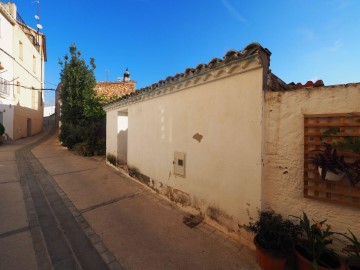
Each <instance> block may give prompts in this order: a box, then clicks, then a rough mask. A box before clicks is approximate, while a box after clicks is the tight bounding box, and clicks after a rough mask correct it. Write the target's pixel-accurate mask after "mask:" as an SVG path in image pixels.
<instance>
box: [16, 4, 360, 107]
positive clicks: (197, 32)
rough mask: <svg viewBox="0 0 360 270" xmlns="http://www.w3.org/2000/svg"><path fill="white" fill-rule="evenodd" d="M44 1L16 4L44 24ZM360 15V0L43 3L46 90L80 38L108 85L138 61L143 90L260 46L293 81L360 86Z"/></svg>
mask: <svg viewBox="0 0 360 270" xmlns="http://www.w3.org/2000/svg"><path fill="white" fill-rule="evenodd" d="M36 2H37V1H33V0H21V1H17V2H16V1H15V3H16V5H17V6H18V12H19V13H20V15H21V16H22V18H23V19H24V21H25V22H26V23H27V24H28V25H30V26H31V27H34V28H35V25H36V20H35V19H34V15H35V14H37V3H36ZM359 12H360V1H358V0H301V1H295V0H268V1H260V0H253V1H242V0H192V1H190V0H181V1H180V0H126V1H123V0H111V1H110V0H108V1H84V0H76V1H73V0H71V1H70V0H58V1H51V0H40V20H41V24H42V25H43V33H44V34H45V35H46V37H47V54H48V62H47V63H46V66H45V80H46V84H45V86H46V87H47V88H56V85H57V84H58V83H59V80H60V79H59V73H60V69H61V67H60V66H59V64H58V60H59V59H60V58H61V59H62V58H63V56H64V55H65V54H66V53H67V52H68V50H69V46H70V45H71V44H72V43H76V45H77V47H78V49H79V50H80V51H81V52H82V56H83V57H84V58H85V59H87V61H88V60H89V58H90V57H94V58H95V63H96V66H97V67H96V70H95V76H96V79H97V80H98V81H104V80H106V70H109V71H110V73H109V75H108V80H109V81H114V80H116V79H117V78H118V77H122V76H123V73H124V71H125V69H126V68H127V67H128V68H129V71H130V74H131V79H133V80H135V81H137V89H139V88H141V87H145V86H147V85H150V84H152V83H154V82H157V81H159V80H161V79H165V78H166V77H167V76H169V75H175V74H176V73H178V72H183V71H184V70H185V69H186V68H187V67H196V66H197V65H198V64H200V63H208V62H209V61H210V60H211V59H212V58H214V57H219V58H221V57H223V56H224V55H225V53H226V52H227V51H228V50H230V49H236V50H242V49H243V48H244V47H245V46H246V45H247V44H249V43H251V42H259V43H260V44H261V45H262V46H263V47H265V48H268V49H269V50H270V51H271V52H272V56H271V69H272V71H273V73H275V74H276V75H277V76H279V77H280V78H281V79H283V80H284V81H285V82H287V83H290V82H292V81H294V82H303V83H305V82H306V81H308V80H317V79H322V80H323V81H324V83H325V85H331V84H343V83H351V82H360V76H359V75H360V72H359V70H360V69H359V62H360V45H359V44H360V34H359V33H360V30H359V28H360V16H359ZM88 62H89V61H88ZM45 99H46V102H47V103H51V101H52V100H54V93H53V92H49V91H48V92H46V94H45Z"/></svg>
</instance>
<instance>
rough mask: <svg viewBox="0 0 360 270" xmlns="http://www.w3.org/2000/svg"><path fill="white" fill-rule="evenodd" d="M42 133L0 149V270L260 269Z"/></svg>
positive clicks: (221, 239)
mask: <svg viewBox="0 0 360 270" xmlns="http://www.w3.org/2000/svg"><path fill="white" fill-rule="evenodd" d="M40 137H41V136H38V137H34V138H30V139H26V140H21V141H19V142H15V143H14V144H10V145H9V144H8V145H6V144H5V145H3V146H1V147H0V168H1V172H2V173H1V174H0V218H1V220H2V222H1V225H0V269H51V268H53V269H102V268H101V267H103V265H104V264H103V263H105V265H106V267H107V268H109V269H259V268H258V266H257V265H256V262H255V255H254V252H253V251H252V250H249V249H248V248H247V247H245V246H243V245H242V244H240V243H238V242H235V241H233V240H232V239H231V238H229V237H228V236H226V235H225V234H223V233H221V232H219V231H218V230H216V229H215V228H213V227H211V226H210V225H208V224H206V223H201V224H200V225H198V226H197V227H195V228H189V227H188V226H186V225H185V224H184V223H183V217H184V215H186V213H185V212H183V211H182V210H180V209H179V208H178V207H177V206H175V205H174V204H172V203H170V202H168V201H166V200H165V199H163V198H161V197H159V196H158V195H157V194H155V193H154V192H152V191H151V190H149V189H148V188H146V187H144V186H143V185H141V184H139V183H138V182H136V181H135V180H132V179H130V178H129V177H127V176H125V175H122V174H121V173H120V172H118V171H116V170H114V169H113V168H111V167H109V166H107V165H106V164H105V160H104V158H86V157H81V156H77V155H74V154H73V153H72V152H69V151H67V150H66V149H64V148H63V147H61V145H60V144H59V142H58V141H57V136H56V134H53V135H51V136H48V137H45V138H43V139H42V140H41V141H40V142H38V143H36V140H37V139H39V138H40ZM32 143H33V144H32ZM31 144H32V145H31ZM15 151H17V152H16V154H15ZM16 159H17V160H16ZM24 164H25V165H26V166H28V167H26V166H25V165H24ZM4 168H6V169H4ZM26 170H28V171H31V174H32V175H33V178H32V179H31V177H29V176H28V175H26V174H25V175H24V172H26ZM22 181H23V182H24V183H23V185H22V184H21V183H22ZM48 216H51V217H52V218H49V217H48ZM3 220H6V222H3ZM39 232H40V234H39ZM54 242H56V244H54ZM9 243H10V244H11V245H10V246H9ZM88 257H91V258H92V259H93V260H89V258H88ZM19 258H20V259H19ZM99 258H100V259H101V261H100V260H99ZM96 263H97V264H98V265H99V266H97V267H94V264H96ZM24 265H26V267H24Z"/></svg>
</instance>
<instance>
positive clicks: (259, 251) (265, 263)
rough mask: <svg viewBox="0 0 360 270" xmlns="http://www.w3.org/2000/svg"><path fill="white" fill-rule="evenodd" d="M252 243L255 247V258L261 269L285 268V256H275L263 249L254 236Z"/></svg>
mask: <svg viewBox="0 0 360 270" xmlns="http://www.w3.org/2000/svg"><path fill="white" fill-rule="evenodd" d="M254 244H255V247H256V259H257V262H258V264H259V266H260V267H261V269H263V270H275V269H276V270H282V269H284V268H285V264H286V261H287V259H288V258H287V257H276V256H274V255H272V254H271V253H270V252H269V251H267V250H265V249H263V248H262V247H261V246H260V245H259V243H258V241H257V238H256V236H255V238H254Z"/></svg>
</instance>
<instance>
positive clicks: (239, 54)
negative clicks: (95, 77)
mask: <svg viewBox="0 0 360 270" xmlns="http://www.w3.org/2000/svg"><path fill="white" fill-rule="evenodd" d="M260 50H262V51H265V52H266V53H267V54H268V55H269V56H270V55H271V52H270V51H269V50H268V49H265V48H263V47H262V46H261V45H260V44H259V43H250V44H249V45H248V46H246V47H245V48H244V49H243V50H242V51H236V50H229V51H228V52H227V53H226V54H225V56H224V57H223V59H220V58H213V59H212V60H211V61H210V62H209V63H208V64H205V63H201V64H199V65H197V66H196V68H190V67H189V68H186V69H185V71H184V73H177V74H175V75H174V76H168V77H167V78H166V79H165V80H160V81H158V82H157V83H154V84H152V85H151V86H146V87H144V88H141V89H139V90H136V94H141V93H146V92H151V91H154V90H156V89H158V88H160V87H163V86H166V85H170V84H172V83H174V82H176V81H179V80H182V79H183V78H188V77H191V76H193V75H197V74H201V73H203V72H206V71H208V70H211V69H214V68H216V67H218V66H220V65H221V64H224V63H225V64H226V63H230V62H232V61H237V60H240V59H243V58H245V57H248V56H250V55H254V54H256V53H258V51H260ZM131 96H132V95H125V96H122V97H120V98H119V99H116V100H114V101H111V102H109V103H108V104H111V103H115V102H117V101H119V100H123V99H127V98H129V97H131Z"/></svg>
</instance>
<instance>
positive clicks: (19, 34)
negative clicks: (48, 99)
mask: <svg viewBox="0 0 360 270" xmlns="http://www.w3.org/2000/svg"><path fill="white" fill-rule="evenodd" d="M0 11H1V12H0V15H1V17H0V18H1V30H0V31H1V35H0V61H1V62H2V66H3V67H4V71H5V72H3V73H1V74H0V77H1V78H4V79H6V80H8V81H9V82H12V84H15V85H16V84H17V83H19V84H20V85H21V86H25V87H26V88H23V87H21V88H20V91H18V89H17V87H16V86H10V95H8V96H4V95H1V94H0V104H9V105H10V104H11V105H12V106H11V107H6V106H5V110H6V111H5V112H4V117H3V118H4V119H5V121H6V123H5V124H6V132H7V134H8V135H9V137H10V138H11V139H14V140H16V139H18V138H22V137H26V136H27V135H28V133H27V124H26V123H27V119H28V118H30V119H31V135H33V134H36V133H38V132H40V131H41V129H42V122H43V104H42V100H43V95H44V93H43V91H41V90H32V89H31V88H35V89H42V88H44V57H43V53H42V51H41V50H40V52H38V51H37V50H36V48H35V46H34V44H33V43H32V42H31V41H30V39H29V38H28V37H27V36H26V34H25V33H24V30H23V29H22V27H21V26H20V23H18V22H16V20H15V18H16V5H15V4H14V3H10V2H9V3H8V4H5V3H0ZM26 31H29V30H26ZM33 34H35V35H39V37H38V38H39V43H40V48H41V49H42V46H43V44H42V37H41V34H36V31H33ZM19 42H21V43H22V47H23V52H22V57H21V55H20V50H19ZM34 59H35V62H36V64H35V66H34ZM0 72H1V71H0ZM2 107H3V106H2ZM0 109H1V108H0Z"/></svg>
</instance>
